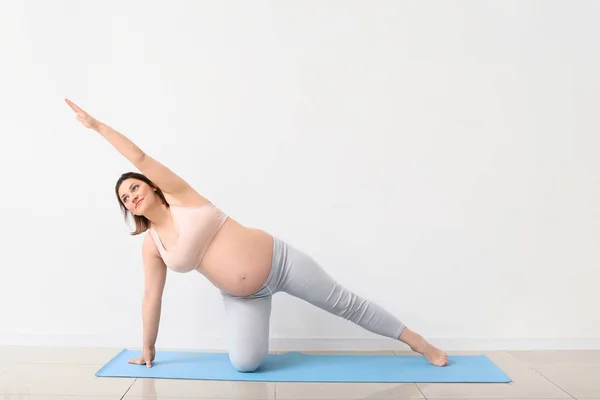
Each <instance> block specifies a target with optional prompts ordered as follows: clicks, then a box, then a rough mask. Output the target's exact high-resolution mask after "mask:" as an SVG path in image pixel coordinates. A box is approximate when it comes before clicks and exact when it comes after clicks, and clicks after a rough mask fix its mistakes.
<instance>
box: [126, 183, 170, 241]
mask: <svg viewBox="0 0 600 400" xmlns="http://www.w3.org/2000/svg"><path fill="white" fill-rule="evenodd" d="M130 178H133V179H138V180H140V181H144V182H146V183H147V184H148V185H150V187H152V188H154V189H156V194H157V195H158V197H160V198H161V200H162V201H163V203H164V204H166V205H167V207H169V203H167V199H165V195H164V194H163V192H162V191H161V190H160V188H159V187H158V186H156V185H155V184H154V183H153V182H152V181H151V180H150V179H148V178H146V176H145V175H142V174H139V173H137V172H126V173H124V174H123V175H121V177H120V178H119V180H118V181H117V184H116V185H115V193H116V194H117V200H118V201H119V206H120V207H121V211H122V212H123V217H124V219H125V222H127V217H128V216H129V214H131V215H132V216H133V220H134V222H135V231H134V232H130V233H129V234H130V235H139V234H140V233H144V232H146V230H148V228H150V221H149V220H148V218H146V217H144V216H143V215H134V214H133V213H130V211H129V210H128V209H127V207H125V204H123V201H122V200H121V198H120V197H119V186H121V184H122V183H123V181H124V180H126V179H130Z"/></svg>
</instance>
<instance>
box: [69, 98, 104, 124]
mask: <svg viewBox="0 0 600 400" xmlns="http://www.w3.org/2000/svg"><path fill="white" fill-rule="evenodd" d="M65 101H66V102H67V104H68V105H69V107H71V108H72V109H73V111H75V113H76V114H77V121H79V122H81V123H82V124H83V126H85V127H86V128H90V129H98V127H99V126H100V122H99V121H98V120H97V119H96V118H94V117H92V116H91V115H90V114H88V113H86V112H85V111H83V110H82V109H81V108H80V107H78V106H77V105H76V104H75V103H73V102H72V101H71V100H69V99H65Z"/></svg>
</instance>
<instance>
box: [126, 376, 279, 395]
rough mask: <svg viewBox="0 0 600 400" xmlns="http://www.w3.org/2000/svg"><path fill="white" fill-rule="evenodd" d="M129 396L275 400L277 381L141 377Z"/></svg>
mask: <svg viewBox="0 0 600 400" xmlns="http://www.w3.org/2000/svg"><path fill="white" fill-rule="evenodd" d="M127 396H131V397H150V398H161V397H178V398H202V399H258V400H267V399H268V400H272V399H274V398H275V384H274V383H270V382H241V381H234V382H231V381H204V380H191V379H148V378H143V379H142V378H140V379H137V380H136V382H135V383H134V384H133V386H132V387H131V389H130V390H129V391H128V392H127Z"/></svg>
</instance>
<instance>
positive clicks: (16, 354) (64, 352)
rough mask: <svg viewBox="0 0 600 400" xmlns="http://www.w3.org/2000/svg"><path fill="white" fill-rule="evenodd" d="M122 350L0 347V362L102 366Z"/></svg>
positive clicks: (110, 348)
mask: <svg viewBox="0 0 600 400" xmlns="http://www.w3.org/2000/svg"><path fill="white" fill-rule="evenodd" d="M121 350H122V349H120V348H115V347H81V348H79V347H59V346H56V347H55V346H0V360H4V361H15V362H20V363H28V364H31V363H41V364H49V363H55V364H90V365H92V364H93V365H97V364H104V363H107V362H108V361H110V359H112V358H113V357H114V356H116V355H117V354H118V353H119V352H120V351H121Z"/></svg>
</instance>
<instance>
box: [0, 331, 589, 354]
mask: <svg viewBox="0 0 600 400" xmlns="http://www.w3.org/2000/svg"><path fill="white" fill-rule="evenodd" d="M429 341H430V342H431V343H432V344H434V345H435V346H438V347H440V348H442V349H444V350H447V351H456V350H474V351H483V350H488V351H493V350H588V349H600V338H589V339H560V338H559V339H486V338H473V339H469V338H429ZM140 345H141V337H139V336H137V335H135V336H133V335H123V334H114V333H105V334H99V333H93V334H85V333H82V334H68V333H16V332H1V331H0V346H60V347H118V348H139V347H140ZM157 347H158V348H161V349H203V350H207V351H211V350H214V351H222V350H226V349H227V339H226V338H225V337H198V336H197V335H164V338H163V337H161V336H160V335H159V339H158V341H157ZM270 348H271V350H272V351H293V350H298V351H308V350H339V351H344V350H345V351H386V350H387V351H405V350H409V349H408V347H407V346H406V345H404V344H403V343H400V342H397V341H393V340H390V339H386V338H271V341H270Z"/></svg>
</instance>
